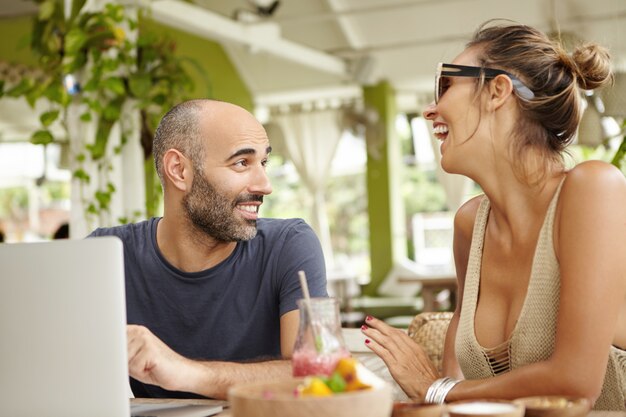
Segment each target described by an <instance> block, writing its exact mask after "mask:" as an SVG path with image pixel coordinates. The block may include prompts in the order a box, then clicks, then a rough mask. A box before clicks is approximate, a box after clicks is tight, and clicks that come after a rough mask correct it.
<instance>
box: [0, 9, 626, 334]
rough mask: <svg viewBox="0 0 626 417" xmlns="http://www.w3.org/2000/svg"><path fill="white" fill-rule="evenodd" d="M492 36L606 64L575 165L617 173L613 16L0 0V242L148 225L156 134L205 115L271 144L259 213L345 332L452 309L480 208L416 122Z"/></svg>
mask: <svg viewBox="0 0 626 417" xmlns="http://www.w3.org/2000/svg"><path fill="white" fill-rule="evenodd" d="M494 18H502V19H510V20H514V21H516V22H519V23H524V24H528V25H531V26H534V27H536V28H538V29H541V30H543V31H545V32H546V33H548V34H550V36H553V37H554V38H559V39H561V41H562V42H563V43H564V45H565V46H566V47H568V48H572V47H573V46H575V45H576V44H578V43H580V42H583V41H594V42H599V43H601V44H603V45H605V46H607V47H608V48H609V49H610V51H611V53H612V55H613V65H614V70H615V73H616V75H617V76H616V82H615V84H614V85H613V86H612V87H611V88H608V89H606V90H605V91H601V92H597V93H596V94H593V95H592V94H586V95H585V104H586V106H585V107H586V110H585V112H584V116H583V121H582V123H581V128H580V132H579V134H578V138H577V141H576V143H575V145H574V146H572V148H571V151H570V155H569V156H568V163H570V164H574V163H577V162H580V161H582V160H586V159H603V160H606V161H609V162H613V163H614V164H616V165H617V166H618V167H620V168H622V169H623V167H624V153H625V152H626V146H625V145H624V120H625V118H626V1H624V0H596V1H593V2H589V1H587V0H527V1H524V2H521V1H513V0H437V1H434V0H281V1H278V0H194V1H182V0H154V1H122V2H119V1H111V2H107V1H103V0H98V1H87V2H85V1H81V0H75V1H69V0H67V1H62V0H45V1H44V0H38V1H34V2H33V1H20V0H0V34H1V36H2V38H3V39H4V41H3V43H2V45H0V87H1V88H0V91H1V96H0V230H2V233H3V235H4V240H5V241H6V242H21V241H39V240H48V239H53V238H63V237H68V236H71V237H72V238H82V237H84V236H85V235H86V234H88V233H89V232H90V231H91V230H93V229H94V228H95V227H98V226H110V225H115V224H120V223H125V222H129V221H138V220H142V219H145V218H147V217H150V216H154V215H159V214H160V211H161V201H160V186H159V184H158V180H156V178H155V175H154V170H153V168H152V160H151V147H150V141H151V138H152V135H153V133H154V128H155V126H156V123H157V122H158V120H159V119H160V117H161V116H162V115H163V114H164V113H165V111H166V110H167V109H169V108H170V107H171V106H172V105H174V104H176V103H177V102H180V101H182V100H183V99H186V98H194V97H212V98H216V99H220V100H225V101H230V102H233V103H236V104H239V105H241V106H243V107H245V108H247V109H249V110H250V111H252V112H254V114H255V115H256V116H257V117H258V118H259V120H260V121H262V122H263V123H264V125H265V126H266V129H267V131H268V134H269V137H270V140H271V142H272V146H273V149H274V152H273V155H272V157H271V161H270V165H269V168H268V172H269V174H270V176H271V178H272V180H273V184H274V190H275V191H274V193H273V194H272V196H271V197H270V198H267V199H266V203H265V204H264V205H263V207H262V212H261V215H263V216H266V217H301V218H304V219H305V220H307V222H309V224H311V225H312V226H313V227H314V229H315V230H316V232H317V234H318V236H319V237H320V240H321V242H322V245H323V249H324V252H325V256H326V258H327V264H328V265H327V266H328V278H329V291H331V293H332V294H333V295H336V296H337V297H339V298H340V299H341V300H342V308H343V318H344V323H345V324H347V325H349V324H351V323H357V322H358V321H359V320H360V319H361V317H362V314H363V313H364V312H365V313H371V314H376V315H379V316H382V317H386V318H387V319H388V320H389V321H391V322H394V323H395V324H397V325H403V324H406V323H407V317H412V315H414V314H415V313H416V312H419V311H432V310H449V309H451V308H452V306H453V303H454V292H455V287H456V284H455V275H454V266H453V263H452V255H451V242H452V219H453V214H454V212H455V210H456V209H457V208H458V207H459V206H460V205H461V204H462V203H463V202H464V201H465V200H467V199H468V198H470V197H472V196H474V195H476V194H477V193H480V190H479V189H478V187H477V186H476V185H475V184H473V183H472V182H471V181H469V180H467V179H465V178H462V177H458V176H453V175H449V174H446V173H444V172H443V171H442V170H441V169H440V167H439V164H438V158H439V145H438V144H436V143H435V141H434V139H433V137H432V136H431V132H430V129H429V127H428V126H427V124H426V123H425V121H424V119H423V118H422V117H421V110H422V109H423V107H424V106H425V105H426V104H427V103H429V102H430V101H432V99H433V93H432V91H433V87H434V73H435V69H436V64H437V63H438V62H450V61H452V60H453V59H454V57H455V56H456V55H457V54H458V53H460V52H461V51H462V50H463V48H464V44H465V43H466V42H467V41H468V40H469V38H470V37H471V35H472V33H473V32H474V31H475V30H476V28H477V27H478V26H479V25H480V24H481V23H483V22H485V21H486V20H489V19H494ZM68 230H69V232H68ZM57 232H58V234H57Z"/></svg>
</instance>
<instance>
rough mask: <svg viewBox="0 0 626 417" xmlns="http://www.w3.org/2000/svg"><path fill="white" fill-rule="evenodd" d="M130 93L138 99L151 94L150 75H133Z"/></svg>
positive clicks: (129, 84) (130, 82)
mask: <svg viewBox="0 0 626 417" xmlns="http://www.w3.org/2000/svg"><path fill="white" fill-rule="evenodd" d="M128 87H129V88H130V92H131V93H132V94H133V95H134V96H135V97H137V98H141V97H145V96H147V95H148V93H149V92H150V88H151V87H152V80H151V78H150V75H148V74H133V75H131V76H130V79H129V80H128Z"/></svg>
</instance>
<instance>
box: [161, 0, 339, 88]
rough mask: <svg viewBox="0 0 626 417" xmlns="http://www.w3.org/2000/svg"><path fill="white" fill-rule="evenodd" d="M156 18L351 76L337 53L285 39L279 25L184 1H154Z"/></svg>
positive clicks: (181, 27) (297, 61) (321, 69)
mask: <svg viewBox="0 0 626 417" xmlns="http://www.w3.org/2000/svg"><path fill="white" fill-rule="evenodd" d="M150 8H151V10H152V17H153V19H154V20H156V21H158V22H160V23H162V24H164V25H167V26H171V27H174V28H176V29H179V30H182V31H185V32H189V33H192V34H194V35H197V36H200V37H203V38H205V39H210V40H214V41H224V42H233V43H236V44H240V45H245V46H247V47H249V48H250V50H251V51H263V52H266V53H269V54H272V55H275V56H278V57H281V58H283V59H286V60H289V61H292V62H295V63H298V64H300V65H305V66H308V67H311V68H314V69H317V70H319V71H323V72H326V73H330V74H334V75H339V76H346V77H347V76H349V72H348V65H347V63H346V62H345V61H344V60H343V59H341V58H338V57H336V56H333V55H330V54H327V53H325V52H320V51H318V50H316V49H313V48H310V47H307V46H304V45H301V44H299V43H296V42H292V41H289V40H286V39H284V38H283V37H282V36H281V34H280V28H279V26H278V24H276V23H272V22H266V23H262V24H255V25H245V24H241V23H239V22H236V21H234V20H231V19H228V18H225V17H223V16H221V15H218V14H216V13H213V12H210V11H208V10H206V9H203V8H202V7H199V6H196V5H193V4H189V3H185V2H183V1H180V0H156V1H153V2H151V3H150Z"/></svg>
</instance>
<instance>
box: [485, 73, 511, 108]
mask: <svg viewBox="0 0 626 417" xmlns="http://www.w3.org/2000/svg"><path fill="white" fill-rule="evenodd" d="M512 94H513V83H512V82H511V79H510V78H509V77H507V76H506V75H504V74H500V75H498V76H497V77H495V78H494V79H493V80H491V82H490V83H489V103H490V107H491V109H492V110H498V109H499V108H500V107H501V106H502V105H503V104H504V103H505V102H506V100H507V99H508V98H509V97H510V96H511V95H512Z"/></svg>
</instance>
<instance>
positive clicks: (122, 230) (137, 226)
mask: <svg viewBox="0 0 626 417" xmlns="http://www.w3.org/2000/svg"><path fill="white" fill-rule="evenodd" d="M156 220H157V219H156V218H152V219H148V220H144V221H141V222H137V223H128V224H122V225H119V226H113V227H99V228H97V229H96V230H94V231H93V232H91V234H90V235H89V237H98V236H117V237H119V238H120V239H122V240H125V239H126V238H129V237H130V236H133V235H137V234H144V233H145V232H146V231H147V230H149V229H150V228H151V227H152V225H153V223H154V222H155V221H156Z"/></svg>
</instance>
